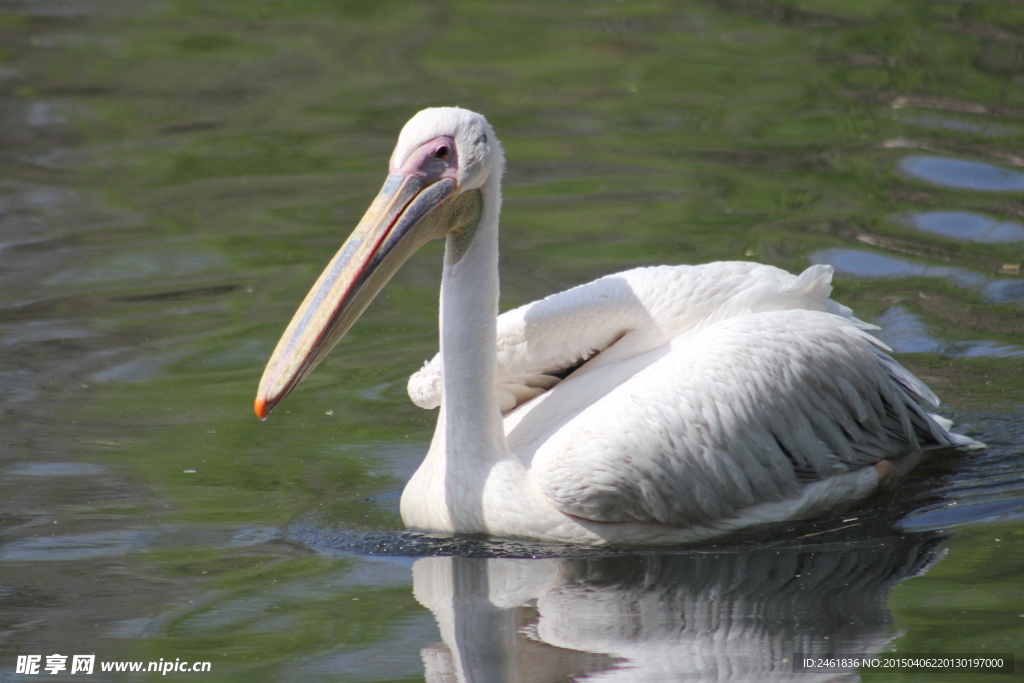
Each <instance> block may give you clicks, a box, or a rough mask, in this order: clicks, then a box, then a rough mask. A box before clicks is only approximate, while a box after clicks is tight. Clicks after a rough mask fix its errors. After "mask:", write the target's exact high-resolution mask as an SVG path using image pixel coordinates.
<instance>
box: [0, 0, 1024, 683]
mask: <svg viewBox="0 0 1024 683" xmlns="http://www.w3.org/2000/svg"><path fill="white" fill-rule="evenodd" d="M1022 45H1024V8H1022V7H1021V6H1020V5H1019V4H1014V3H1009V2H1006V3H1001V2H967V3H959V2H950V3H947V2H941V1H938V2H926V1H923V0H921V1H916V2H915V1H905V2H896V1H892V2H886V1H883V0H863V1H854V0H847V1H845V2H839V1H832V0H822V1H820V2H812V1H810V0H806V1H804V2H790V3H782V2H757V1H754V0H721V1H719V2H714V1H707V2H675V3H673V2H658V1H651V2H591V3H584V2H568V1H549V2H543V3H542V2H491V3H472V2H465V1H464V2H411V1H410V2H397V1H391V2H387V1H384V2H381V1H377V2H357V1H354V0H349V1H331V0H295V1H292V2H283V1H281V2H271V1H253V0H249V1H244V2H243V1H241V0H219V1H218V2H212V1H205V2H204V1H200V0H194V1H186V0H181V1H177V2H176V1H172V0H167V1H160V2H157V1H152V2H150V1H147V0H139V1H128V0H121V1H114V0H64V1H59V0H33V1H32V2H19V1H16V0H9V1H3V2H0V89H2V92H3V98H2V100H0V118H2V120H3V125H2V126H0V142H2V145H0V489H2V495H0V524H2V526H0V533H2V536H0V636H2V637H0V680H36V677H34V676H31V675H24V676H22V675H18V674H16V673H15V663H16V659H17V657H18V656H19V655H32V654H39V655H43V656H44V663H45V656H46V655H50V654H54V653H59V654H64V655H69V656H70V655H74V654H95V655H96V657H97V672H96V673H95V674H93V676H92V677H91V679H90V680H110V681H134V680H150V679H153V680H156V679H157V678H164V677H162V676H160V675H159V674H132V673H102V672H100V671H99V670H98V666H99V664H98V663H99V662H101V661H107V662H109V661H116V660H137V661H157V660H160V659H161V658H163V659H164V660H171V661H173V660H175V659H176V658H177V659H180V660H186V661H209V662H210V663H211V671H210V672H209V673H204V674H184V673H178V674H169V675H168V677H169V678H189V679H194V680H204V681H214V680H216V681H220V680H232V681H234V680H243V679H244V680H247V681H256V680H259V681H263V680H266V681H292V680H294V681H320V680H342V681H405V680H423V679H424V676H427V677H428V680H448V679H444V678H443V674H444V672H445V671H450V670H457V671H460V672H461V673H460V674H458V675H461V676H462V677H463V678H464V679H465V680H475V681H481V680H502V679H508V680H531V681H539V680H552V681H555V680H572V679H573V678H572V677H575V678H576V679H577V680H591V679H595V680H596V679H601V680H604V679H607V680H619V679H616V678H615V676H619V677H620V679H621V680H677V679H676V678H673V677H672V676H674V675H675V674H678V673H679V672H680V671H684V670H685V671H696V670H700V671H703V672H704V674H703V675H704V676H706V677H707V678H708V679H712V680H718V679H719V678H720V679H721V680H729V679H733V680H746V679H750V678H758V679H763V678H768V677H770V676H771V675H773V674H771V673H770V671H771V670H773V669H774V670H776V671H789V670H790V669H789V668H787V667H788V664H785V663H783V660H785V659H787V658H791V657H792V656H793V655H794V653H795V652H798V651H800V652H814V653H820V654H828V653H832V654H844V653H853V652H865V653H869V652H877V651H878V650H880V649H885V650H886V651H892V652H896V653H926V654H928V653H930V654H943V653H976V654H982V653H1015V654H1016V657H1017V660H1018V664H1017V667H1018V668H1017V671H1018V672H1019V671H1020V670H1021V669H1020V667H1021V666H1022V665H1024V664H1022V662H1024V578H1021V577H1024V533H1022V528H1024V527H1022V520H1024V459H1022V455H1024V427H1022V426H1021V423H1022V418H1024V273H1022V272H1021V267H1022V264H1024V240H1022V239H1021V234H1020V233H1021V231H1022V230H1024V185H1022V184H1021V183H1022V182H1024V151H1022V150H1024V52H1022ZM443 104H455V105H461V106H465V107H468V108H472V109H475V110H477V111H480V112H482V113H484V114H486V115H487V117H488V118H489V120H490V121H491V123H492V124H493V125H494V127H495V129H496V131H497V133H498V135H499V136H500V138H501V140H502V142H503V144H504V147H505V150H506V155H507V158H508V172H507V176H506V187H505V203H504V212H503V218H502V257H501V258H502V262H501V269H502V272H501V274H502V295H501V296H502V300H501V305H502V308H503V309H507V308H511V307H513V306H517V305H519V304H522V303H525V302H528V301H531V300H533V299H536V298H539V297H542V296H544V295H546V294H549V293H551V292H554V291H559V290H562V289H565V288H567V287H570V286H572V285H575V284H579V283H582V282H585V281H587V280H590V279H593V278H595V277H598V276H600V275H604V274H606V273H609V272H614V271H617V270H623V269H625V268H629V267H633V266H637V265H644V264H655V263H701V262H706V261H712V260H719V259H731V260H738V259H749V260H757V261H761V262H765V263H771V264H773V265H777V266H780V267H784V268H787V269H790V270H799V269H802V268H804V267H806V266H807V265H809V264H810V263H812V262H821V263H830V264H832V265H834V266H835V267H836V268H837V274H836V279H835V285H836V290H835V294H834V296H835V298H837V299H838V300H839V301H841V302H843V303H845V304H847V305H849V306H851V307H853V308H854V310H855V311H856V312H857V314H858V315H859V316H860V317H862V318H865V319H867V320H872V321H876V322H877V323H879V324H880V325H881V326H882V328H883V329H882V331H881V332H880V336H881V337H882V338H883V339H885V340H886V341H887V342H888V343H889V344H890V345H891V346H893V347H894V348H895V350H896V351H897V352H898V356H899V358H900V360H901V361H903V362H904V363H905V364H906V365H907V366H908V367H910V368H911V369H913V370H914V371H915V372H917V373H918V374H919V375H920V376H921V377H922V378H923V379H925V380H926V381H927V382H928V383H929V384H930V385H931V386H932V387H933V389H935V391H936V393H938V394H939V395H940V397H941V398H942V399H943V407H942V413H943V414H944V415H947V416H949V417H951V418H953V419H955V420H956V421H957V424H958V427H959V429H960V431H963V432H965V433H967V434H970V435H971V436H973V437H975V438H977V439H980V440H982V441H984V442H986V443H987V444H989V448H988V449H987V450H984V451H980V452H974V453H970V454H959V455H954V456H950V457H947V458H945V459H943V460H941V461H940V462H936V463H932V464H929V465H928V466H926V467H924V468H922V469H921V470H920V471H919V472H918V473H916V474H915V476H913V477H910V478H908V479H907V480H904V481H902V482H899V483H897V484H896V485H895V486H894V487H892V488H891V489H889V490H887V491H885V492H882V493H881V494H879V495H878V496H876V497H875V498H874V499H872V500H870V501H868V502H867V503H865V504H864V505H863V506H860V507H859V508H857V509H855V510H853V511H847V512H846V513H843V514H841V515H837V516H835V517H830V518H827V519H824V520H819V521H817V522H811V523H805V524H802V525H795V526H794V527H793V528H792V529H789V530H782V531H781V532H774V533H773V534H772V535H771V536H757V535H754V536H751V537H748V538H744V539H738V540H736V541H735V542H730V543H727V544H724V545H720V546H717V547H714V548H699V549H695V550H690V551H687V552H682V553H676V554H667V555H635V556H614V557H604V558H602V557H592V556H587V557H582V558H580V557H576V558H567V559H566V558H559V557H557V556H558V555H559V554H564V552H563V553H560V552H555V551H552V550H550V549H543V548H540V549H538V548H531V547H523V546H512V547H509V546H503V545H501V544H493V545H488V544H487V543H484V542H482V541H466V542H455V543H454V544H445V543H442V542H435V541H430V540H423V539H417V538H414V537H409V536H407V535H403V534H402V533H401V531H402V525H401V521H400V519H399V517H398V514H397V495H398V492H399V491H400V490H401V488H402V485H403V482H404V481H405V479H407V478H408V476H409V475H410V474H411V472H412V471H413V470H414V469H415V467H416V466H417V464H418V462H419V459H420V458H421V457H422V455H423V453H424V452H425V450H426V447H427V443H428V441H429V438H430V435H431V433H432V431H433V421H434V413H428V412H425V411H421V410H419V409H417V408H415V407H414V406H412V405H411V404H410V403H409V401H408V399H407V398H406V396H405V379H406V377H407V376H408V375H409V374H410V373H411V372H412V371H414V370H416V369H418V368H419V367H420V365H421V364H422V362H423V360H424V359H426V358H429V357H430V356H431V355H433V353H434V352H435V351H436V343H437V342H436V336H437V332H436V309H437V303H436V301H437V290H438V284H439V280H440V255H441V245H439V244H437V245H431V246H428V247H427V248H425V249H424V250H423V252H421V253H420V254H419V255H417V256H416V257H415V258H414V259H413V260H412V261H411V262H410V263H409V264H407V265H406V266H405V267H404V268H403V270H402V271H400V272H399V274H398V275H397V276H396V278H395V280H394V281H392V283H391V284H390V285H389V286H388V288H387V289H386V290H385V292H384V293H383V295H382V296H381V297H380V298H379V299H378V300H377V302H375V303H374V305H373V306H372V307H371V308H370V309H369V310H368V312H367V313H366V315H365V316H364V317H363V319H362V320H361V321H360V322H359V324H358V325H357V326H356V327H355V328H354V329H353V330H352V332H351V333H350V334H349V335H348V336H347V337H346V338H345V339H344V340H343V341H342V342H341V343H340V344H339V345H338V347H337V348H336V349H335V351H334V353H333V354H332V355H331V357H330V358H329V359H328V360H327V361H325V362H324V363H323V364H322V365H321V367H320V368H319V369H318V370H317V372H316V373H314V374H313V375H312V376H310V377H309V378H308V379H307V380H306V381H305V382H304V383H303V385H302V387H301V388H300V389H299V390H297V391H296V392H295V393H294V394H293V395H292V396H291V397H289V398H288V400H287V401H286V402H285V403H284V404H282V406H281V407H280V408H278V409H277V410H276V411H275V413H274V416H273V418H272V419H270V420H269V421H267V422H265V423H260V422H258V421H257V420H256V419H255V418H254V417H253V416H252V412H251V405H252V399H253V395H254V393H255V388H256V383H257V381H258V378H259V375H260V373H261V371H262V368H263V364H264V363H265V362H266V359H267V357H268V356H269V353H270V351H271V349H272V348H273V345H274V343H275V342H276V340H277V337H278V336H279V335H280V333H281V331H282V330H283V327H284V325H285V323H286V322H287V321H288V319H289V318H290V316H291V314H292V312H293V311H294V309H295V307H296V306H297V304H298V303H299V301H300V300H301V298H302V296H303V295H304V294H305V292H306V291H307V289H308V288H309V286H310V285H311V283H312V282H313V280H314V279H315V278H316V275H317V274H318V273H319V271H320V269H321V268H322V267H323V265H324V264H325V263H326V261H327V259H328V258H329V256H330V255H331V254H333V252H334V251H335V249H336V248H337V247H338V245H339V244H340V243H341V241H342V239H343V238H344V237H345V236H346V235H347V234H348V232H349V231H350V230H351V228H352V227H353V226H354V224H355V223H356V221H357V220H358V219H359V217H360V215H361V214H362V212H363V210H364V209H365V207H366V206H367V204H368V202H369V201H370V199H372V197H373V196H374V195H375V193H376V191H377V189H378V188H379V186H380V183H381V182H382V180H383V178H384V175H385V172H386V163H387V159H388V157H389V155H390V151H391V147H392V145H393V144H394V140H395V137H396V135H397V132H398V130H399V129H400V128H401V126H402V124H403V123H404V122H405V121H406V120H407V119H408V118H409V117H410V116H411V115H412V114H413V113H414V112H415V111H417V110H419V109H421V108H423V107H426V106H431V105H443ZM374 553H376V554H374ZM381 553H383V554H381ZM410 553H411V554H426V555H445V554H449V553H455V554H456V555H461V556H462V557H456V558H445V557H427V558H421V559H418V560H415V559H414V558H413V557H408V556H407V555H409V554H410ZM524 554H525V555H531V554H548V555H554V557H546V558H543V559H536V560H521V559H519V560H517V559H507V558H497V557H494V556H498V555H512V556H522V555H524ZM467 556H469V557H467ZM414 579H415V583H416V587H415V588H416V592H415V595H414V591H413V583H414ZM499 588H500V589H499ZM488 596H489V598H488ZM616 606H617V607H616ZM431 610H433V611H431ZM645 610H646V611H645ZM561 614H564V615H567V616H565V617H564V618H561V620H560V619H559V615H561ZM640 614H644V615H647V616H646V617H639V616H637V615H640ZM573 615H575V616H576V617H578V620H579V623H575V622H574V621H573V618H572V617H573ZM701 615H711V616H708V617H707V619H706V620H705V621H702V618H701ZM716 615H717V616H716ZM712 617H714V618H712ZM631 620H632V621H631ZM623 624H633V627H632V630H630V629H629V628H625V627H624V626H623ZM587 628H589V629H590V632H587V633H585V632H584V631H586V630H587ZM726 634H732V640H729V639H725V640H723V638H725V635H726ZM442 641H443V642H444V644H443V645H439V643H442ZM730 643H732V645H729V644H730ZM730 647H731V648H732V649H730ZM716 648H718V649H716ZM752 653H753V654H752ZM627 654H628V655H629V656H627ZM69 661H70V660H69ZM658 666H661V667H662V669H663V671H662V674H660V675H662V678H661V679H657V678H656V675H655V673H654V672H656V671H658ZM445 667H449V668H448V669H446V668H445ZM631 667H632V668H631ZM513 671H517V672H518V673H517V674H513V673H511V672H513ZM630 671H632V672H633V673H629V672H630ZM645 672H646V673H645ZM728 672H731V673H728ZM43 675H46V676H47V678H48V679H52V680H65V679H66V680H79V679H80V678H83V676H82V675H80V674H75V675H71V674H69V673H68V672H67V671H65V672H63V674H61V675H56V676H51V675H49V674H43ZM453 675H455V674H453ZM630 675H632V676H633V678H629V676H630ZM859 675H860V676H861V677H862V678H863V680H867V681H876V680H877V681H881V680H898V681H932V680H964V681H968V680H977V676H978V675H979V674H977V673H973V674H972V673H962V674H952V673H950V672H949V671H937V672H936V671H932V672H927V671H926V672H920V671H919V672H911V671H895V672H894V671H889V672H883V671H870V670H867V669H862V670H861V671H860V674H859ZM516 676H518V678H516ZM587 676H590V677H591V678H586V677H587ZM602 677H605V678H602ZM855 678H856V674H854V679H855ZM688 680H689V679H688ZM693 680H703V679H702V678H699V676H698V675H697V674H694V678H693ZM983 680H993V681H995V680H1008V677H1005V676H997V675H995V674H993V675H992V677H990V676H988V675H986V676H985V677H984V678H983Z"/></svg>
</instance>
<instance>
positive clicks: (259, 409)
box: [253, 394, 270, 420]
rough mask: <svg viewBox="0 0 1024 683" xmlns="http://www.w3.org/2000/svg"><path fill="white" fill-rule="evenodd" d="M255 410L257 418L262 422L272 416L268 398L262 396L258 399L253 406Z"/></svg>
mask: <svg viewBox="0 0 1024 683" xmlns="http://www.w3.org/2000/svg"><path fill="white" fill-rule="evenodd" d="M253 410H254V412H255V413H256V417H258V418H259V419H261V420H266V419H267V416H268V415H270V406H268V405H267V397H266V396H264V395H263V394H260V395H259V396H257V397H256V403H255V404H254V405H253Z"/></svg>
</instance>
